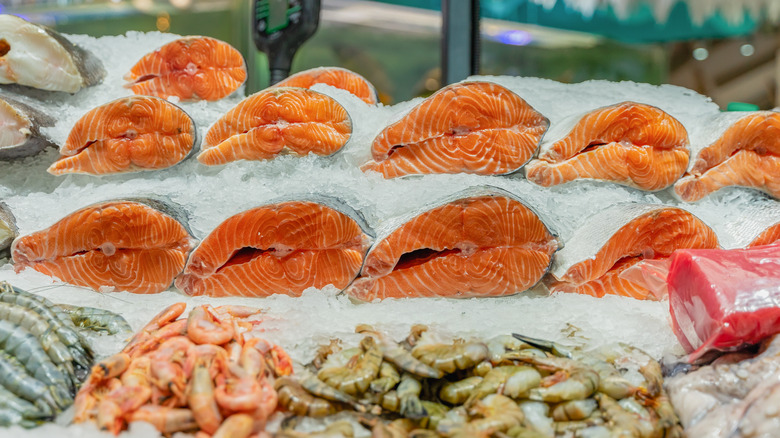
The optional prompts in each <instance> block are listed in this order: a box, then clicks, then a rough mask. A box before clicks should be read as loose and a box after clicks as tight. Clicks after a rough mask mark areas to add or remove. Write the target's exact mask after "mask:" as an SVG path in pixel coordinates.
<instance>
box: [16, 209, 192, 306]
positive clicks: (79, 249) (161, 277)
mask: <svg viewBox="0 0 780 438" xmlns="http://www.w3.org/2000/svg"><path fill="white" fill-rule="evenodd" d="M184 218H185V215H184V213H183V212H182V211H179V210H178V207H177V206H176V205H174V204H172V203H168V202H162V201H159V200H154V199H147V198H139V199H127V200H115V201H106V202H101V203H98V204H94V205H91V206H89V207H86V208H82V209H81V210H78V211H76V212H74V213H72V214H70V215H68V216H66V217H65V218H63V219H62V220H60V221H58V222H57V223H55V224H54V225H52V226H50V227H49V228H46V229H44V230H41V231H37V232H34V233H31V234H27V235H24V236H21V237H19V238H17V239H16V240H14V242H13V244H12V246H11V255H12V257H13V262H14V269H15V270H16V272H20V271H21V270H23V269H25V268H28V267H30V268H33V269H35V270H36V271H39V272H41V273H43V274H46V275H49V276H52V277H56V278H58V279H60V280H62V281H64V282H66V283H70V284H75V285H77V286H84V287H88V288H92V289H94V290H97V291H102V290H106V289H113V290H116V291H127V292H132V293H138V294H148V293H158V292H162V291H164V290H166V289H168V288H169V287H170V286H171V284H173V279H174V278H175V277H176V276H177V275H179V273H181V271H182V269H184V264H185V262H186V261H187V254H189V252H190V250H191V249H192V247H193V246H194V240H193V239H192V238H191V237H190V233H189V232H188V231H187V228H186V225H184V224H183V223H182V222H180V221H183V220H184Z"/></svg>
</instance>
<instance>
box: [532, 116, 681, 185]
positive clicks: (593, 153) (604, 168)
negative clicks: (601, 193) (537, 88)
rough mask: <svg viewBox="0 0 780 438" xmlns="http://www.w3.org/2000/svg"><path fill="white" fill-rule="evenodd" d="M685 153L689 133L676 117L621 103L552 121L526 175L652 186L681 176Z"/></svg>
mask: <svg viewBox="0 0 780 438" xmlns="http://www.w3.org/2000/svg"><path fill="white" fill-rule="evenodd" d="M688 158H689V150H688V132H687V131H686V129H685V127H684V126H683V125H682V124H681V123H680V122H679V121H678V120H677V119H675V118H674V117H672V116H670V115H669V114H667V113H666V112H664V111H663V110H661V109H659V108H656V107H654V106H650V105H644V104H641V103H634V102H623V103H619V104H617V105H612V106H608V107H604V108H599V109H597V110H594V111H591V112H588V113H586V114H584V115H575V116H570V117H568V118H566V119H564V120H561V121H560V122H559V123H556V124H553V125H552V127H551V128H550V131H548V132H547V135H546V136H545V140H544V142H543V143H542V146H541V148H540V149H539V156H538V158H537V159H535V160H532V161H531V162H530V163H528V164H527V165H526V166H525V176H526V178H527V179H528V180H529V181H531V182H534V183H536V184H539V185H541V186H544V187H550V186H555V185H558V184H564V183H567V182H570V181H575V180H579V179H595V180H602V181H610V182H614V183H618V184H622V185H626V186H631V187H635V188H638V189H642V190H647V191H656V190H661V189H664V188H666V187H669V186H670V185H672V184H673V183H674V182H675V181H677V179H678V178H680V176H682V174H683V173H684V172H685V169H686V168H687V167H688Z"/></svg>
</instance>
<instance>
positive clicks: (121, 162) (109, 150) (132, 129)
mask: <svg viewBox="0 0 780 438" xmlns="http://www.w3.org/2000/svg"><path fill="white" fill-rule="evenodd" d="M196 141H197V130H196V127H195V122H194V121H193V120H192V118H191V117H190V116H189V115H187V113H185V112H184V111H183V110H182V109H181V108H179V107H178V106H176V105H174V104H172V103H170V102H168V101H166V100H164V99H160V98H158V97H152V96H131V97H124V98H121V99H117V100H114V101H112V102H109V103H107V104H105V105H101V106H99V107H97V108H94V109H92V110H90V111H88V112H87V113H86V114H85V115H84V116H83V117H82V118H81V119H79V120H78V121H77V122H76V124H75V125H74V126H73V129H71V131H70V134H69V135H68V139H67V140H66V141H65V144H64V145H63V146H62V147H61V148H60V155H61V156H62V157H61V158H60V159H58V160H57V161H55V162H54V164H52V165H51V166H50V167H49V169H48V172H49V173H51V174H53V175H64V174H70V173H85V174H93V175H102V174H109V173H120V172H133V171H139V170H156V169H163V168H166V167H170V166H173V165H174V164H177V163H179V162H180V161H182V160H184V159H185V158H187V157H188V156H189V155H190V154H191V153H192V151H193V147H194V146H195V142H196Z"/></svg>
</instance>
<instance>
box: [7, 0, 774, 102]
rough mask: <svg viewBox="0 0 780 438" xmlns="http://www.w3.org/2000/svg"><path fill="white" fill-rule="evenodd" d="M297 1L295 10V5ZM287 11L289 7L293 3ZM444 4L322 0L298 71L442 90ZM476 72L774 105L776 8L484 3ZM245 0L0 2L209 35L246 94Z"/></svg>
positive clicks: (263, 78)
mask: <svg viewBox="0 0 780 438" xmlns="http://www.w3.org/2000/svg"><path fill="white" fill-rule="evenodd" d="M293 2H294V1H293ZM293 2H291V3H293ZM441 3H442V2H441V1H440V0H439V1H437V0H396V1H357V0H322V10H321V16H320V22H319V27H318V29H317V32H316V33H315V34H314V36H313V37H312V38H311V39H309V40H308V41H306V42H305V43H304V44H303V46H302V47H301V48H300V50H299V51H298V53H297V55H296V56H295V58H294V61H293V64H292V70H293V72H295V71H299V70H304V69H307V68H311V67H317V66H342V67H346V68H349V69H351V70H354V71H356V72H358V73H360V74H362V75H363V76H365V77H366V78H367V79H368V80H369V81H371V82H372V83H373V84H374V85H375V86H376V88H377V90H378V91H379V93H380V99H381V100H382V101H383V102H384V103H388V104H390V103H394V102H398V101H402V100H407V99H410V98H412V97H415V96H425V95H428V94H430V93H432V92H434V91H435V90H437V89H438V88H440V87H441V86H442V84H441V82H442V74H441V68H440V64H441V40H442V37H441V34H442V13H441V6H442V4H441ZM479 3H480V11H479V15H480V17H481V20H480V29H479V45H478V47H479V54H480V62H479V73H480V74H486V75H504V74H506V75H522V76H538V77H543V78H549V79H555V80H558V81H562V82H580V81H584V80H588V79H609V80H615V81H619V80H632V81H640V82H649V83H654V84H660V83H671V84H676V85H681V86H685V87H688V88H691V89H694V90H696V91H698V92H700V93H703V94H706V95H709V96H711V97H712V98H713V99H714V100H715V101H716V102H717V103H718V104H719V105H721V107H722V108H724V109H725V108H727V107H728V105H729V104H732V106H739V105H735V103H736V102H741V103H747V104H752V105H756V106H758V107H759V108H762V109H768V108H772V107H775V106H777V105H780V96H779V95H778V91H779V90H780V87H778V82H779V81H780V64H779V62H780V58H779V57H778V48H780V46H779V43H780V39H779V38H778V37H779V35H778V27H777V23H778V21H779V20H778V19H779V18H780V17H779V16H780V0H482V1H481V2H479ZM252 8H253V4H252V2H250V1H249V0H0V12H2V13H13V14H17V15H21V16H24V17H25V18H27V19H29V20H31V21H35V22H38V23H41V24H46V25H48V26H51V27H53V28H55V29H57V30H59V31H61V32H64V33H78V34H88V35H92V36H102V35H116V34H123V33H125V32H127V31H134V30H135V31H160V32H172V33H177V34H183V35H207V36H212V37H215V38H219V39H222V40H225V41H227V42H229V43H231V44H233V45H234V46H236V47H237V48H239V50H241V52H242V53H243V54H244V56H245V58H246V60H247V64H248V66H249V67H250V81H249V83H248V87H249V91H254V90H257V89H261V88H264V87H265V86H266V85H267V84H268V80H269V79H268V72H267V69H268V68H267V60H266V58H265V56H264V55H263V54H262V53H260V52H258V51H257V49H256V48H255V45H254V43H253V41H252V37H251V34H250V28H251V23H250V17H251V16H252V15H251V13H250V12H252Z"/></svg>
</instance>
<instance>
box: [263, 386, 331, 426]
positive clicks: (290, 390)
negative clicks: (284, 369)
mask: <svg viewBox="0 0 780 438" xmlns="http://www.w3.org/2000/svg"><path fill="white" fill-rule="evenodd" d="M274 388H275V389H276V392H277V393H278V394H279V404H280V405H281V406H282V407H284V409H286V410H287V411H290V412H291V413H293V414H295V415H301V416H307V417H314V418H320V417H327V416H328V415H333V414H335V413H336V407H335V406H334V405H333V403H331V402H330V401H328V400H326V399H324V398H320V397H315V396H313V395H311V394H310V393H309V392H307V391H306V390H305V389H303V387H301V385H300V384H299V383H298V382H296V381H295V380H293V379H292V378H290V377H282V378H280V379H276V381H275V382H274Z"/></svg>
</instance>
